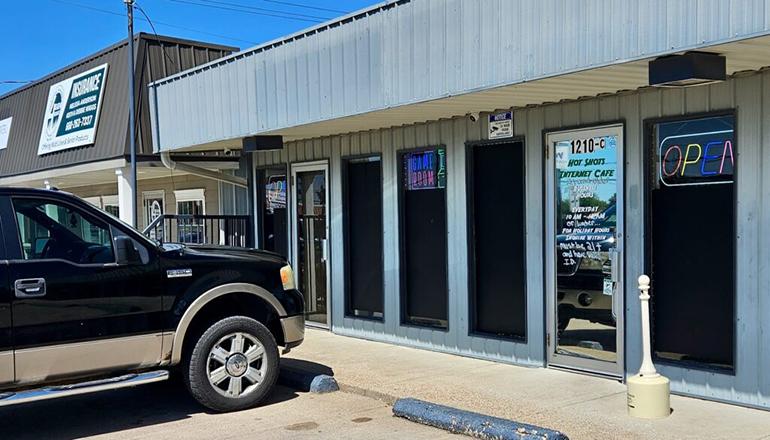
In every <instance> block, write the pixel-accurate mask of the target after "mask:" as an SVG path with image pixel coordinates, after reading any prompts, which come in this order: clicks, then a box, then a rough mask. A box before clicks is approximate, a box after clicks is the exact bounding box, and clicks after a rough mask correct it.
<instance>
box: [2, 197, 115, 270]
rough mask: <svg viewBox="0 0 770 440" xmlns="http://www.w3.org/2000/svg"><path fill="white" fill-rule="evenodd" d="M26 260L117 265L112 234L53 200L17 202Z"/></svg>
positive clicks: (29, 199)
mask: <svg viewBox="0 0 770 440" xmlns="http://www.w3.org/2000/svg"><path fill="white" fill-rule="evenodd" d="M13 208H14V211H15V212H16V223H17V225H18V232H19V241H20V243H21V248H22V255H23V256H24V259H25V260H39V259H63V260H68V261H71V262H73V263H78V264H103V263H112V262H114V261H115V254H114V252H113V248H112V237H111V235H110V230H109V228H108V227H107V225H105V224H104V223H102V222H100V221H99V220H97V219H95V218H93V217H91V216H90V215H87V214H85V213H83V212H81V211H80V210H78V209H76V208H73V207H71V206H69V205H64V204H59V203H57V202H54V201H51V200H43V199H33V198H19V199H14V200H13Z"/></svg>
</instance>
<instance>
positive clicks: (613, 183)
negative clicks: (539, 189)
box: [546, 124, 623, 377]
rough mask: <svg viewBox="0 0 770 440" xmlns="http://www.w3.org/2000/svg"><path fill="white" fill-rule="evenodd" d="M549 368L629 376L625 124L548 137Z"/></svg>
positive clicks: (555, 133) (547, 259)
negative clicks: (625, 294)
mask: <svg viewBox="0 0 770 440" xmlns="http://www.w3.org/2000/svg"><path fill="white" fill-rule="evenodd" d="M546 142H547V148H548V155H547V156H548V160H547V166H546V170H547V171H546V173H547V176H546V179H547V180H546V181H547V191H546V224H547V227H546V257H547V258H546V274H547V276H546V289H547V307H548V313H547V317H548V319H547V323H548V324H547V325H548V331H547V340H546V343H547V345H548V363H549V365H553V366H560V367H566V368H572V369H578V370H584V371H588V372H592V373H597V374H602V375H609V376H618V377H619V376H621V375H622V373H623V288H622V286H623V280H622V274H623V267H622V265H623V264H622V263H623V257H622V250H623V246H622V243H623V175H622V174H623V167H622V164H623V126H622V125H620V124H617V125H609V126H602V127H594V128H589V129H582V130H572V131H561V132H554V133H549V134H548V135H547V137H546Z"/></svg>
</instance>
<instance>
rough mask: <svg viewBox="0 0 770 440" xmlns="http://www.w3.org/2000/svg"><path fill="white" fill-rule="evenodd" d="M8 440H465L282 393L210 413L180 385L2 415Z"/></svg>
mask: <svg viewBox="0 0 770 440" xmlns="http://www.w3.org/2000/svg"><path fill="white" fill-rule="evenodd" d="M0 437H2V438H8V439H15V440H21V439H72V438H98V439H156V438H157V439H171V438H184V439H229V438H270V439H302V438H313V439H325V438H328V439H354V438H355V439H361V438H365V439H366V440H374V439H393V438H409V439H441V438H447V439H448V438H453V439H461V438H463V437H460V436H457V435H453V434H449V433H446V432H444V431H440V430H437V429H434V428H430V427H426V426H422V425H418V424H415V423H412V422H408V421H406V420H403V419H399V418H396V417H393V416H392V412H391V407H389V406H388V405H386V404H385V403H383V402H380V401H378V400H374V399H370V398H367V397H362V396H357V395H353V394H347V393H342V392H336V393H330V394H311V393H304V392H297V391H295V390H292V389H289V388H285V387H277V388H276V389H275V391H274V392H273V394H272V396H271V397H270V398H269V400H268V401H267V402H265V403H264V404H263V405H262V406H260V407H258V408H254V409H251V410H247V411H241V412H237V413H229V414H213V413H207V412H205V411H204V410H203V409H202V408H201V407H200V406H198V405H197V404H196V403H195V402H194V401H193V400H192V398H190V397H189V396H188V394H187V392H186V390H184V388H183V387H182V386H181V385H179V384H177V383H175V382H161V383H157V384H151V385H144V386H139V387H136V388H131V389H125V390H116V391H107V392H102V393H97V394H90V395H83V396H77V397H72V398H64V399H55V400H49V401H43V402H36V403H30V404H26V405H18V406H13V407H6V408H0Z"/></svg>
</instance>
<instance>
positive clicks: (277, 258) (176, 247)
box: [163, 243, 286, 264]
mask: <svg viewBox="0 0 770 440" xmlns="http://www.w3.org/2000/svg"><path fill="white" fill-rule="evenodd" d="M163 249H165V250H166V251H181V252H185V253H188V252H189V253H195V254H199V255H211V256H216V257H234V258H255V259H259V260H263V261H272V262H275V263H279V264H285V263H286V258H284V257H283V256H282V255H281V254H278V253H275V252H270V251H266V250H262V249H253V248H242V247H235V246H220V245H213V244H182V243H164V244H163Z"/></svg>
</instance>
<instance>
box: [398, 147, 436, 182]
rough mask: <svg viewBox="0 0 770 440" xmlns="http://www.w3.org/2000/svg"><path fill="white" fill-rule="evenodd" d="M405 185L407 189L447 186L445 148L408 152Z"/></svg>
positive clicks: (405, 165) (404, 159) (405, 157)
mask: <svg viewBox="0 0 770 440" xmlns="http://www.w3.org/2000/svg"><path fill="white" fill-rule="evenodd" d="M403 161H404V164H403V165H404V179H405V181H404V187H405V188H406V190H407V191H414V190H420V189H436V188H444V187H446V153H445V151H444V149H443V148H436V149H431V150H425V151H420V152H416V153H407V154H405V155H404V156H403Z"/></svg>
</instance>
